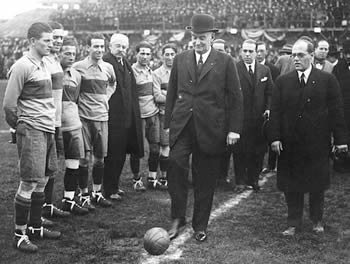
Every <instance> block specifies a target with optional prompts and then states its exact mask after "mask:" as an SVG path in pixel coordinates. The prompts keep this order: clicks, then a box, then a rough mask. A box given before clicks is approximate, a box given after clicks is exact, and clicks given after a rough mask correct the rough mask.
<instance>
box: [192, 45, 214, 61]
mask: <svg viewBox="0 0 350 264" xmlns="http://www.w3.org/2000/svg"><path fill="white" fill-rule="evenodd" d="M210 51H211V47H209V50H208V51H207V52H206V53H203V54H202V61H203V64H204V63H205V62H206V60H207V59H208V57H209V54H210ZM194 54H196V62H197V64H198V61H199V58H200V56H201V55H200V54H198V53H197V52H194Z"/></svg>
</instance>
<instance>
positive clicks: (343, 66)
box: [333, 59, 350, 144]
mask: <svg viewBox="0 0 350 264" xmlns="http://www.w3.org/2000/svg"><path fill="white" fill-rule="evenodd" d="M333 74H334V75H335V77H336V78H337V80H338V82H339V85H340V90H341V92H342V96H343V102H344V117H345V122H346V126H347V129H348V144H350V70H349V66H348V63H347V62H346V60H344V59H339V61H338V63H337V65H335V66H334V68H333Z"/></svg>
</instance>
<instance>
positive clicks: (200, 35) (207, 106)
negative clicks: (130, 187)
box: [164, 14, 243, 242]
mask: <svg viewBox="0 0 350 264" xmlns="http://www.w3.org/2000/svg"><path fill="white" fill-rule="evenodd" d="M186 29H188V30H191V34H192V42H193V44H194V49H193V50H188V51H184V52H183V53H181V54H179V55H177V56H176V57H175V59H174V63H173V68H172V71H171V75H170V80H169V86H168V92H167V99H166V107H165V124H164V127H165V129H167V128H170V157H169V159H170V162H169V168H168V174H167V175H168V187H169V194H170V197H171V217H172V226H171V228H170V230H169V236H170V238H171V239H173V238H175V237H176V236H177V235H178V233H179V229H180V228H181V227H182V226H184V225H185V215H186V203H187V193H188V187H187V183H188V181H187V176H188V170H189V157H190V155H191V154H192V178H193V185H194V188H193V189H194V208H193V219H192V227H193V229H194V238H195V239H196V240H197V241H199V242H203V241H205V240H206V238H207V225H208V221H209V215H210V211H211V207H212V200H213V196H214V188H215V182H216V179H217V177H218V174H219V172H220V161H221V157H222V155H223V153H224V152H225V150H226V147H227V146H228V145H233V144H235V143H236V142H237V141H238V139H239V137H240V133H241V129H242V119H243V109H242V108H243V101H242V91H241V88H240V83H239V78H238V74H237V69H236V66H235V64H234V62H233V59H232V58H231V57H230V56H229V55H227V54H225V53H222V52H218V51H216V50H214V49H213V48H212V47H211V44H212V41H213V40H214V37H215V32H217V31H218V29H216V28H214V18H213V17H212V16H210V15H207V14H197V15H194V16H193V17H192V19H191V26H189V27H187V28H186Z"/></svg>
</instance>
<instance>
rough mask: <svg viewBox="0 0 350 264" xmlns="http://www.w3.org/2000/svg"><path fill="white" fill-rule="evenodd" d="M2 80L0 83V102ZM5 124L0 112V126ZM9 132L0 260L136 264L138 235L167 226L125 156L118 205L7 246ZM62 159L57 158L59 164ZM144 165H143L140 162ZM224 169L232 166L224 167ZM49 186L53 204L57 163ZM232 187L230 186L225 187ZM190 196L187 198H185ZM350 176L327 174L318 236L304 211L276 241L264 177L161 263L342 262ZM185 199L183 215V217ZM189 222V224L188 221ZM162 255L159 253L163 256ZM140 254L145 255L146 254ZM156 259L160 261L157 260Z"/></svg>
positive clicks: (1, 181) (346, 255) (13, 173)
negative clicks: (294, 227) (203, 233)
mask: <svg viewBox="0 0 350 264" xmlns="http://www.w3.org/2000/svg"><path fill="white" fill-rule="evenodd" d="M3 92H4V82H3V81H2V82H0V100H1V103H2V98H3ZM6 129H8V127H7V126H6V125H5V123H4V119H3V114H2V115H1V119H0V130H6ZM9 140H10V135H9V134H8V133H0V145H1V152H0V153H1V154H0V158H1V159H0V168H1V172H0V186H1V191H0V200H1V202H0V263H1V264H2V263H4V264H10V263H18V264H27V263H30V264H31V263H33V264H41V263H47V264H49V263H55V264H61V263H67V264H68V263H69V264H71V263H77V264H78V263H79V264H85V263H89V264H90V263H91V264H92V263H122V264H130V263H131V264H134V263H135V264H137V263H142V260H144V259H145V258H144V256H145V251H144V249H143V240H142V238H143V235H144V233H145V232H146V230H148V229H149V228H151V227H154V226H160V227H163V228H166V229H167V228H168V227H169V225H170V220H169V207H170V199H169V196H168V194H167V193H166V192H162V191H147V192H145V193H136V192H134V191H133V190H132V186H131V181H132V180H131V179H132V176H131V173H130V170H129V166H128V161H127V162H126V166H125V169H124V172H123V176H122V179H121V180H122V182H121V187H122V188H123V189H124V190H126V191H127V194H126V197H125V199H124V200H123V201H122V202H115V203H114V204H113V207H112V208H108V209H101V208H97V210H96V212H94V213H91V214H89V215H88V216H85V217H78V216H75V217H73V216H72V217H70V218H68V219H57V220H56V226H55V228H56V229H57V230H60V231H61V232H62V238H61V239H60V240H58V241H48V240H45V241H39V242H38V246H39V247H40V250H39V252H38V253H36V254H33V255H28V254H23V253H21V252H19V251H17V250H15V249H13V248H12V235H13V198H14V195H15V192H16V189H17V187H18V173H17V151H16V146H15V145H12V144H9V143H8V141H9ZM61 162H62V161H61ZM142 168H143V169H144V168H145V162H144V161H143V163H142ZM231 174H232V170H231ZM56 179H57V184H56V187H55V188H56V189H55V196H56V202H57V204H58V205H59V204H60V200H61V198H62V192H63V191H62V190H63V187H62V186H63V168H61V170H60V171H59V173H58V174H57V177H56ZM231 187H232V186H231ZM236 195H237V194H235V193H234V192H233V191H232V188H227V187H218V188H217V191H216V194H215V199H214V206H213V207H214V208H218V207H219V206H220V205H221V204H222V203H223V202H224V201H226V200H228V199H230V198H232V197H235V196H236ZM190 197H191V198H192V196H190ZM349 202H350V175H348V174H333V175H332V187H331V189H330V190H329V191H327V193H326V208H325V223H326V230H325V234H324V235H316V234H313V233H312V232H311V223H310V221H309V219H308V213H307V211H308V208H307V206H306V208H305V217H304V228H303V230H302V231H301V232H300V233H298V234H297V235H296V236H295V237H294V238H284V237H282V235H281V231H283V230H284V229H285V228H286V206H285V201H284V197H283V195H282V194H281V193H280V192H279V191H278V190H277V189H276V187H275V176H274V175H271V177H270V178H269V180H268V182H267V183H266V184H265V185H264V188H263V190H262V191H261V192H259V193H252V194H251V195H250V196H249V197H248V198H247V199H244V200H242V202H241V203H240V204H239V205H238V206H236V207H235V208H234V209H232V210H230V211H228V212H226V213H224V214H222V215H221V216H219V217H218V218H216V219H215V220H214V221H213V222H212V223H211V224H210V226H209V229H208V236H209V237H208V240H207V241H206V242H204V243H202V244H198V243H197V242H195V241H194V240H193V239H192V238H191V239H189V240H188V241H186V242H185V243H184V244H183V245H180V249H181V250H182V252H183V254H182V255H181V257H180V258H178V259H173V260H169V259H165V260H164V261H160V263H166V264H192V263H193V264H226V263H227V264H231V263H237V264H244V263H247V264H248V263H258V264H260V263H261V264H265V263H276V264H284V263H305V264H309V263H315V264H319V263H330V264H333V263H343V264H348V263H350V205H349ZM191 213H192V199H190V200H189V208H188V220H190V219H191ZM188 226H190V224H188ZM165 254H167V252H166V253H165ZM146 257H147V255H146ZM160 260H161V259H160Z"/></svg>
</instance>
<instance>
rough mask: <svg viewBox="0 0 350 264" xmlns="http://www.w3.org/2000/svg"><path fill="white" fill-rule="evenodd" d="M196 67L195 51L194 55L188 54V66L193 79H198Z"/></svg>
mask: <svg viewBox="0 0 350 264" xmlns="http://www.w3.org/2000/svg"><path fill="white" fill-rule="evenodd" d="M195 67H197V62H196V56H195V54H194V51H193V53H192V56H187V68H188V71H189V72H190V75H191V79H192V80H193V81H194V80H196V79H197V77H196V68H195Z"/></svg>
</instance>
